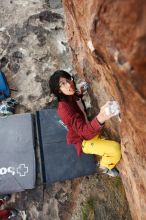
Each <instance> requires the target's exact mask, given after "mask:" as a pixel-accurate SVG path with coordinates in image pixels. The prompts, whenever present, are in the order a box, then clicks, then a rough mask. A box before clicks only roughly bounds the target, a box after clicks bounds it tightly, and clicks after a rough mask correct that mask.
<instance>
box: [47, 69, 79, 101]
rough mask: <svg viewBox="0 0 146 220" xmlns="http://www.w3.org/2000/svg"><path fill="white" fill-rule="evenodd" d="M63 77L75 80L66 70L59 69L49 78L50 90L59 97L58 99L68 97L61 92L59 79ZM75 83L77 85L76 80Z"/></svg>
mask: <svg viewBox="0 0 146 220" xmlns="http://www.w3.org/2000/svg"><path fill="white" fill-rule="evenodd" d="M61 77H62V78H65V79H68V80H73V82H74V79H73V77H72V76H71V75H70V74H69V73H68V72H66V71H64V70H57V71H55V72H54V73H53V75H52V76H51V77H50V79H49V86H50V92H51V93H53V94H54V95H55V96H56V97H57V98H58V101H60V100H66V99H67V96H66V95H64V94H63V93H60V88H59V79H60V78H61ZM74 85H75V82H74Z"/></svg>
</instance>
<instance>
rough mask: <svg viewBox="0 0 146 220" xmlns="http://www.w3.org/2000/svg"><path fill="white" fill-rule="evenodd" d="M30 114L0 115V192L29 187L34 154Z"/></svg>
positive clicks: (16, 190) (32, 181)
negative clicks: (2, 116) (1, 116)
mask: <svg viewBox="0 0 146 220" xmlns="http://www.w3.org/2000/svg"><path fill="white" fill-rule="evenodd" d="M33 140H34V132H33V120H32V115H31V114H29V113H26V114H17V115H12V116H8V117H6V118H0V194H4V193H12V192H20V191H23V190H25V189H32V188H33V187H34V185H35V176H36V175H35V155H34V141H33Z"/></svg>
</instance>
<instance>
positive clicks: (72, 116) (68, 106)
mask: <svg viewBox="0 0 146 220" xmlns="http://www.w3.org/2000/svg"><path fill="white" fill-rule="evenodd" d="M57 112H58V115H59V116H60V118H61V119H62V121H63V122H64V124H65V125H66V126H67V128H68V132H67V137H66V138H67V143H68V144H74V146H75V148H76V151H77V154H78V156H79V155H80V154H81V152H82V141H83V140H90V139H91V138H93V137H95V136H96V135H97V134H98V133H99V132H100V130H101V128H102V125H101V124H100V123H99V122H98V121H97V119H96V117H95V118H94V119H93V120H91V121H90V122H88V123H87V122H86V120H85V117H84V114H83V112H82V111H81V109H80V108H79V107H78V104H77V103H76V99H75V96H68V97H67V101H59V103H58V108H57Z"/></svg>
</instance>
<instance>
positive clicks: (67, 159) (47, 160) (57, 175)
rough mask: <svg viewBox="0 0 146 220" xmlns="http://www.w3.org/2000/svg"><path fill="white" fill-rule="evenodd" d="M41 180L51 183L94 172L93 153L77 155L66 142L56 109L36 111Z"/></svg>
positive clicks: (64, 130)
mask: <svg viewBox="0 0 146 220" xmlns="http://www.w3.org/2000/svg"><path fill="white" fill-rule="evenodd" d="M37 127H38V134H39V142H40V150H41V158H42V173H43V181H44V182H46V183H52V182H56V181H63V180H68V179H73V178H76V177H79V176H86V175H90V174H93V173H95V172H96V164H95V160H94V157H93V155H86V154H82V155H81V156H80V157H78V156H77V154H76V150H75V148H74V146H73V145H71V144H70V145H68V144H66V133H67V130H66V128H65V127H64V126H63V125H62V121H61V119H60V118H59V117H58V115H57V113H56V109H44V110H41V111H39V112H37Z"/></svg>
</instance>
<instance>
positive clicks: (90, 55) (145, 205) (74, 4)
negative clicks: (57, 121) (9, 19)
mask: <svg viewBox="0 0 146 220" xmlns="http://www.w3.org/2000/svg"><path fill="white" fill-rule="evenodd" d="M63 4H64V11H65V17H66V32H67V36H68V42H69V45H70V47H71V51H72V55H73V59H74V65H75V67H76V70H77V71H78V73H80V75H81V76H82V77H83V78H85V79H86V80H87V81H88V82H89V83H90V86H91V95H92V97H93V99H94V106H95V107H97V106H98V105H99V106H101V105H103V104H104V103H105V102H106V101H107V100H109V99H115V100H117V101H118V102H119V104H120V108H121V119H113V120H111V121H110V122H107V123H106V127H107V128H108V129H109V130H110V132H111V134H112V135H113V136H114V137H115V138H117V139H120V140H121V147H122V160H121V163H120V165H119V167H120V173H121V176H122V181H123V183H124V187H125V190H126V195H127V199H128V202H129V206H130V210H131V213H132V217H133V219H135V220H136V219H139V220H140V219H141V220H144V219H146V183H145V180H146V172H145V169H146V25H145V24H146V2H145V1H143V0H140V1H136V0H129V1H128V2H127V1H125V0H124V1H114V0H109V1H104V0H96V1H93V0H92V1H85V0H82V1H79V0H71V1H70V0H64V1H63ZM97 100H98V104H97Z"/></svg>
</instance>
